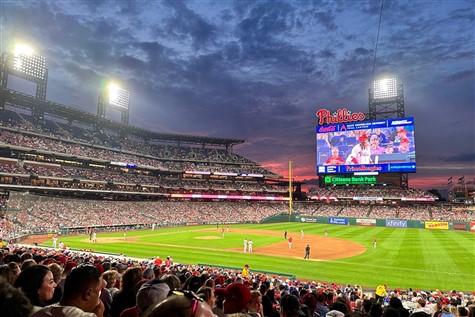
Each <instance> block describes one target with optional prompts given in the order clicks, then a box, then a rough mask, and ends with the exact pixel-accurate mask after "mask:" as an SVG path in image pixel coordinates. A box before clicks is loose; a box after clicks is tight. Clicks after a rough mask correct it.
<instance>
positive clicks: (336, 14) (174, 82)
mask: <svg viewBox="0 0 475 317" xmlns="http://www.w3.org/2000/svg"><path fill="white" fill-rule="evenodd" d="M0 6H1V7H0V18H1V20H0V30H1V31H0V32H1V33H0V39H1V50H2V52H3V51H7V50H10V49H11V48H12V47H13V46H14V45H15V44H16V43H18V42H22V43H26V44H29V45H31V46H32V47H33V48H34V49H35V51H36V52H37V53H38V54H40V55H42V56H45V57H46V64H47V67H48V70H49V74H48V76H49V77H48V90H47V99H48V100H51V101H55V102H59V103H62V104H65V105H68V106H71V107H75V108H78V109H81V110H84V111H88V112H91V113H96V112H97V99H98V95H99V90H100V87H101V83H102V82H104V81H105V80H107V79H114V80H115V81H116V82H117V83H118V84H119V85H120V86H121V87H122V88H124V89H126V90H128V91H129V92H130V94H131V105H130V124H131V125H135V126H140V127H143V128H145V129H149V130H152V131H156V132H167V133H178V134H193V135H200V136H212V137H224V138H237V139H244V140H246V142H245V143H244V144H243V145H240V146H238V147H236V148H235V149H234V150H235V152H237V153H239V154H242V155H244V156H246V157H248V158H251V159H253V160H255V161H257V162H259V163H261V164H262V165H263V166H264V167H265V168H268V169H270V170H272V171H274V172H278V173H280V174H282V175H283V176H287V175H288V173H287V167H288V162H289V161H292V162H293V166H294V171H293V176H294V177H296V178H297V179H299V180H306V181H307V182H308V183H309V184H313V183H315V180H316V172H315V125H316V124H317V118H316V116H315V113H316V111H317V110H318V109H321V108H326V109H329V110H330V111H335V110H337V109H340V108H347V109H349V110H351V111H353V112H363V113H367V111H368V88H369V87H370V86H371V83H372V79H373V78H378V77H379V76H381V75H387V74H391V75H394V76H396V77H397V78H398V80H399V81H400V82H401V83H403V84H404V94H405V115H406V116H408V117H414V118H415V143H416V162H417V173H416V174H410V175H409V186H410V187H417V188H426V189H430V188H438V189H446V188H447V178H448V177H450V176H453V177H454V180H455V182H456V180H457V179H458V178H459V177H461V176H465V179H466V181H467V183H469V184H471V183H473V179H474V176H475V128H474V120H475V112H474V108H475V98H474V94H475V28H474V25H475V4H474V1H472V0H440V1H436V0H425V1H421V0H412V1H397V0H391V1H388V0H384V3H383V10H382V16H381V17H382V18H381V26H380V31H379V44H378V47H377V54H376V60H374V56H375V44H376V39H377V34H378V24H379V21H380V12H381V1H379V0H378V1H360V0H339V1H245V0H241V1H6V0H0ZM373 64H374V65H375V68H374V76H373ZM9 88H12V89H17V90H21V91H23V92H26V93H31V94H34V91H35V86H34V85H32V84H30V83H26V82H24V81H22V80H16V79H13V80H10V81H9ZM107 116H109V117H111V118H113V119H115V120H120V113H115V112H113V111H109V112H107Z"/></svg>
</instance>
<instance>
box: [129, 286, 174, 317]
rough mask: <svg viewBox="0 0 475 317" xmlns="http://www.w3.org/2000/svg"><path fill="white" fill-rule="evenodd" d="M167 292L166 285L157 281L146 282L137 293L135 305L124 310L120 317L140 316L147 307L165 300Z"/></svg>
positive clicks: (168, 289)
mask: <svg viewBox="0 0 475 317" xmlns="http://www.w3.org/2000/svg"><path fill="white" fill-rule="evenodd" d="M169 292H170V288H169V287H168V285H167V283H165V282H163V281H161V280H159V279H153V280H147V281H146V282H145V283H144V284H142V285H141V286H140V288H139V290H138V291H137V296H136V305H135V306H134V307H131V308H127V309H126V310H124V311H123V312H122V313H121V314H120V317H139V316H142V315H143V314H144V313H145V311H146V310H147V309H148V308H149V307H151V306H153V305H156V304H158V303H160V302H162V301H163V300H165V298H167V296H168V293H169Z"/></svg>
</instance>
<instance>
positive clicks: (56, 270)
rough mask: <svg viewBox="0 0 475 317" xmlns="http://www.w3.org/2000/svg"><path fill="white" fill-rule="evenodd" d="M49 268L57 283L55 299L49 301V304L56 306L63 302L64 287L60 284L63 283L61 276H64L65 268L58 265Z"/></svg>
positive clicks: (53, 264) (52, 264)
mask: <svg viewBox="0 0 475 317" xmlns="http://www.w3.org/2000/svg"><path fill="white" fill-rule="evenodd" d="M48 267H49V269H50V270H51V273H53V279H54V282H55V283H56V288H55V289H54V295H53V298H51V299H50V300H49V301H48V304H56V303H58V302H59V301H60V300H61V297H62V296H63V286H62V285H59V282H60V281H61V276H62V274H63V268H62V267H61V266H60V265H59V264H57V263H51V264H48Z"/></svg>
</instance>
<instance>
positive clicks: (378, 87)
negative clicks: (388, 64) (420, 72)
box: [373, 78, 397, 99]
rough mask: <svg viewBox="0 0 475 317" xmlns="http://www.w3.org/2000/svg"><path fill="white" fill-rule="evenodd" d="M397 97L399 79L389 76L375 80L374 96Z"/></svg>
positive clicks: (375, 97) (382, 97)
mask: <svg viewBox="0 0 475 317" xmlns="http://www.w3.org/2000/svg"><path fill="white" fill-rule="evenodd" d="M394 97H397V79H396V78H387V79H380V80H375V81H374V82H373V98H374V99H388V98H394Z"/></svg>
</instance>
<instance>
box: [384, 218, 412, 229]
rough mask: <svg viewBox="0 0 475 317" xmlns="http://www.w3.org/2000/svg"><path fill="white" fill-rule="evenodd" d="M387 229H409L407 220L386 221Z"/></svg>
mask: <svg viewBox="0 0 475 317" xmlns="http://www.w3.org/2000/svg"><path fill="white" fill-rule="evenodd" d="M386 227H391V228H407V220H399V219H386Z"/></svg>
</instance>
